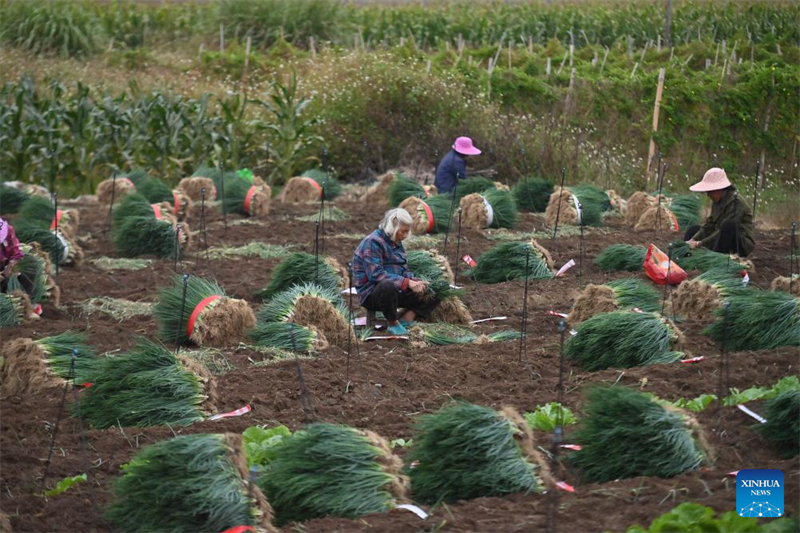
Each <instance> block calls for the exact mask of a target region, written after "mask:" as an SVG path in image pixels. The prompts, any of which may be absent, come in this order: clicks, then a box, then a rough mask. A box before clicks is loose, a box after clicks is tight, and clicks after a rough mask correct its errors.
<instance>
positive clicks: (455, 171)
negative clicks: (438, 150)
mask: <svg viewBox="0 0 800 533" xmlns="http://www.w3.org/2000/svg"><path fill="white" fill-rule="evenodd" d="M480 153H481V151H480V150H478V149H477V148H475V146H474V145H473V144H472V139H470V138H469V137H459V138H458V139H456V142H454V143H453V148H452V149H451V150H450V151H449V152H447V154H445V156H444V157H443V158H442V160H441V161H440V162H439V166H438V167H436V181H434V182H433V183H434V185H436V189H437V190H438V191H439V194H443V193H448V192H451V191H452V190H453V189H455V188H456V183H458V180H464V179H467V162H466V160H465V158H466V157H469V156H473V155H478V154H480Z"/></svg>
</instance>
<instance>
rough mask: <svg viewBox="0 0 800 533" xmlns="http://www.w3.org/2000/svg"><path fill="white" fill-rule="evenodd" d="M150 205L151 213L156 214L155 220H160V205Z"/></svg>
mask: <svg viewBox="0 0 800 533" xmlns="http://www.w3.org/2000/svg"><path fill="white" fill-rule="evenodd" d="M150 207H152V208H153V214H154V215H155V216H156V220H161V206H160V205H158V204H150Z"/></svg>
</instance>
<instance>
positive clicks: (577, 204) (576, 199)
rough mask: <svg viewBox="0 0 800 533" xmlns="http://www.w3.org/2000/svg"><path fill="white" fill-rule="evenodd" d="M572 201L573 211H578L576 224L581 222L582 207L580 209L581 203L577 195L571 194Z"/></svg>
mask: <svg viewBox="0 0 800 533" xmlns="http://www.w3.org/2000/svg"><path fill="white" fill-rule="evenodd" d="M572 203H573V204H574V205H575V211H577V213H578V225H582V224H583V209H581V203H580V202H579V201H578V197H577V196H575V195H574V194H573V195H572Z"/></svg>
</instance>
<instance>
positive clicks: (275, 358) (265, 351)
mask: <svg viewBox="0 0 800 533" xmlns="http://www.w3.org/2000/svg"><path fill="white" fill-rule="evenodd" d="M239 348H247V349H249V350H253V351H254V352H258V353H260V354H261V355H263V356H264V358H263V359H261V360H260V361H255V360H253V359H252V358H250V366H255V367H261V366H269V365H271V364H274V363H280V362H281V361H291V360H293V359H313V358H314V356H313V355H309V354H307V353H295V352H292V351H291V350H283V349H281V348H267V347H265V346H253V345H251V344H240V345H239Z"/></svg>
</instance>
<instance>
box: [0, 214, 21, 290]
mask: <svg viewBox="0 0 800 533" xmlns="http://www.w3.org/2000/svg"><path fill="white" fill-rule="evenodd" d="M23 257H25V254H23V253H22V250H21V249H20V247H19V239H17V234H16V233H15V232H14V228H13V227H11V224H9V223H8V222H6V221H5V220H3V219H2V218H0V292H6V285H7V283H8V278H9V276H11V269H12V268H13V267H14V265H15V264H16V263H17V261H19V260H20V259H22V258H23Z"/></svg>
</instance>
